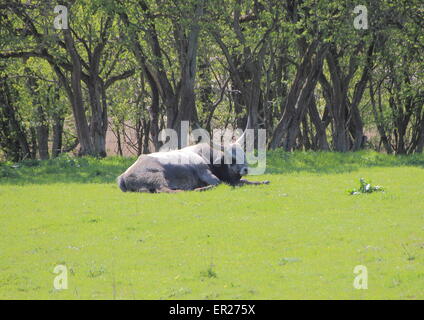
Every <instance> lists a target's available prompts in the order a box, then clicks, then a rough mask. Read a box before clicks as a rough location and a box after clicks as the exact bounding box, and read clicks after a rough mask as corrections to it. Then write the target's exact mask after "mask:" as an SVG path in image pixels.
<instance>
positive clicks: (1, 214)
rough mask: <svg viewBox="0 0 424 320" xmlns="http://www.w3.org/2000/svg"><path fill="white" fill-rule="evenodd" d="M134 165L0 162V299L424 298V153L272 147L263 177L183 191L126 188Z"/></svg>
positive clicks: (70, 161)
mask: <svg viewBox="0 0 424 320" xmlns="http://www.w3.org/2000/svg"><path fill="white" fill-rule="evenodd" d="M133 161H134V159H127V158H119V157H110V158H106V159H101V160H99V159H94V158H81V159H74V158H69V157H66V156H64V157H60V158H58V159H55V160H49V161H25V162H23V163H19V164H12V163H3V164H1V165H0V235H1V241H0V299H423V298H424V155H413V156H405V157H400V156H397V157H395V156H389V155H384V154H378V153H374V152H368V151H364V152H358V153H347V154H339V153H325V152H317V153H313V152H306V153H304V152H295V153H284V152H280V151H278V152H272V153H270V154H269V155H268V162H267V164H268V165H267V172H266V174H265V175H263V176H252V177H250V179H251V180H264V179H268V180H270V181H271V184H270V185H264V186H244V187H236V188H233V187H230V186H227V185H221V186H219V187H217V188H215V189H213V190H210V191H207V192H185V193H178V194H135V193H122V192H121V191H120V190H119V188H118V187H117V185H116V183H115V179H116V177H117V176H118V175H119V174H120V173H122V172H123V171H124V170H125V169H126V168H127V167H128V166H129V165H131V164H132V162H133ZM360 178H366V179H369V180H370V181H371V182H372V183H373V184H378V185H381V186H383V187H384V189H385V191H384V192H376V193H372V194H361V195H349V194H348V193H347V190H349V189H352V188H354V187H358V183H359V179H360ZM57 265H65V266H66V267H67V272H68V289H66V290H56V289H54V287H53V281H54V279H55V277H56V276H57V275H56V274H55V273H54V272H53V270H54V268H55V267H56V266H57ZM357 265H363V266H366V268H367V270H368V289H367V290H358V289H355V288H354V286H353V282H354V278H355V276H356V275H355V274H354V272H353V270H354V268H355V266H357Z"/></svg>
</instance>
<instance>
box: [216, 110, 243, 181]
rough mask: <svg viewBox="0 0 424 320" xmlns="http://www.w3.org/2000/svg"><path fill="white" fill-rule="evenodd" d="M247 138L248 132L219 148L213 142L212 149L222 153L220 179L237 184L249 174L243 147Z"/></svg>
mask: <svg viewBox="0 0 424 320" xmlns="http://www.w3.org/2000/svg"><path fill="white" fill-rule="evenodd" d="M249 119H250V117H249V118H248V122H247V123H248V125H247V127H246V129H247V128H248V127H249V123H250V121H249ZM245 137H246V130H245V131H244V132H243V134H242V135H241V136H240V137H239V138H238V139H237V141H235V142H233V143H230V144H228V145H224V146H217V145H216V144H214V143H213V141H212V147H213V148H214V149H218V150H220V151H221V152H222V153H221V155H222V157H221V158H220V159H219V170H218V171H219V172H218V175H219V176H218V178H220V179H221V180H223V181H225V182H227V183H230V184H235V183H237V182H238V181H239V180H240V179H241V177H242V176H245V175H247V173H248V164H247V159H246V153H245V151H244V150H243V147H242V145H243V141H244V139H245Z"/></svg>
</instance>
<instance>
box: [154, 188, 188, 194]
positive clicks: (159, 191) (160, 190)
mask: <svg viewBox="0 0 424 320" xmlns="http://www.w3.org/2000/svg"><path fill="white" fill-rule="evenodd" d="M183 191H184V190H181V189H169V188H167V187H162V188H160V189H157V190H156V192H158V193H178V192H183Z"/></svg>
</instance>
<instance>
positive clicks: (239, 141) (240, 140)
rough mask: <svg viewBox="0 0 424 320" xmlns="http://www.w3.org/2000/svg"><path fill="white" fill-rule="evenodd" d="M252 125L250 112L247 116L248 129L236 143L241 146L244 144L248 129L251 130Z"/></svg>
mask: <svg viewBox="0 0 424 320" xmlns="http://www.w3.org/2000/svg"><path fill="white" fill-rule="evenodd" d="M251 126H252V123H251V121H250V112H249V115H248V116H247V123H246V129H244V132H243V134H242V135H241V136H240V137H239V138H238V139H237V141H236V143H238V144H241V143H242V142H243V139H244V137H245V136H246V132H247V129H251Z"/></svg>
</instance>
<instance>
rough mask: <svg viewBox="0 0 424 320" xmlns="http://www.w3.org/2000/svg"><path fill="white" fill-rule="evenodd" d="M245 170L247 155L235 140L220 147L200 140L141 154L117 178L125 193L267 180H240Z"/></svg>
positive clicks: (181, 189)
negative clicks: (219, 148) (185, 145)
mask: <svg viewBox="0 0 424 320" xmlns="http://www.w3.org/2000/svg"><path fill="white" fill-rule="evenodd" d="M228 160H229V161H228ZM247 173H248V168H247V161H246V156H245V153H244V151H243V150H242V148H241V147H240V145H239V144H238V143H233V144H231V145H230V146H229V147H228V148H225V149H223V150H215V149H213V148H212V147H211V146H210V145H209V144H206V143H200V144H196V145H194V146H189V147H185V148H182V149H180V150H174V151H168V152H156V153H151V154H147V155H141V156H140V157H139V158H138V159H137V161H136V162H135V163H134V164H133V165H132V166H131V167H129V168H128V169H127V171H125V172H124V173H123V174H122V175H120V176H119V177H118V185H119V187H120V188H121V190H122V191H124V192H126V191H132V192H152V193H155V192H178V191H184V190H206V189H209V188H211V187H213V186H216V185H218V184H220V183H221V182H224V183H227V184H230V185H241V184H267V183H269V182H268V181H264V182H249V181H247V180H244V179H241V178H242V176H244V175H246V174H247Z"/></svg>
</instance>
